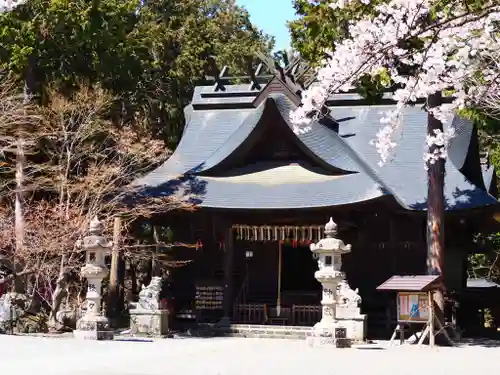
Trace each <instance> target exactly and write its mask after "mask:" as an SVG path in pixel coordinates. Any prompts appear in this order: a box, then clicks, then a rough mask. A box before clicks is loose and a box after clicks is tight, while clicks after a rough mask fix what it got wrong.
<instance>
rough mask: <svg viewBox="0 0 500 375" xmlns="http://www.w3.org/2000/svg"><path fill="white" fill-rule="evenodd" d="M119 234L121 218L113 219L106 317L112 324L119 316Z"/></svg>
mask: <svg viewBox="0 0 500 375" xmlns="http://www.w3.org/2000/svg"><path fill="white" fill-rule="evenodd" d="M120 232H121V218H120V217H118V216H117V217H115V221H114V225H113V251H112V253H111V269H110V273H109V285H108V309H107V312H108V317H109V318H110V319H111V321H112V322H116V319H117V318H118V315H119V306H118V300H119V293H120V291H119V284H118V266H119V262H120Z"/></svg>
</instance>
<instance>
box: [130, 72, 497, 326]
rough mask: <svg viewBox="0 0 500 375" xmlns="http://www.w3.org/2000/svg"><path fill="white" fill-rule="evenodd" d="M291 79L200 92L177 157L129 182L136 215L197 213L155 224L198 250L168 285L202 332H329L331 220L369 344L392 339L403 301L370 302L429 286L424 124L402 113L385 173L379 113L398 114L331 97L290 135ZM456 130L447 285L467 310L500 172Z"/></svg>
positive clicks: (186, 255) (283, 76)
mask: <svg viewBox="0 0 500 375" xmlns="http://www.w3.org/2000/svg"><path fill="white" fill-rule="evenodd" d="M292 65H293V64H292ZM292 68H293V66H292V67H291V68H286V69H285V70H284V71H274V72H271V74H270V75H267V76H266V77H265V78H261V79H260V81H259V77H253V78H251V79H250V82H249V83H239V84H231V83H230V80H227V79H225V78H224V77H218V78H217V77H216V82H215V84H214V85H206V86H198V87H196V89H195V91H194V94H193V100H192V102H191V104H190V105H188V106H187V107H186V108H185V114H186V127H185V130H184V133H183V136H182V139H181V141H180V143H179V145H178V147H177V149H176V150H175V152H174V154H173V155H172V156H171V157H170V158H169V159H168V160H167V161H166V162H165V164H163V165H162V166H160V167H159V168H157V169H156V170H154V171H153V172H151V173H150V174H148V175H146V176H145V177H143V178H141V179H139V180H137V181H136V182H135V185H136V186H137V187H139V188H140V191H141V192H140V194H139V195H138V198H137V202H140V196H149V197H155V196H156V197H159V196H173V197H176V198H178V199H185V200H186V201H188V202H191V203H194V204H195V205H196V206H197V207H198V209H197V210H196V211H195V212H171V213H170V214H168V215H165V216H162V217H155V218H153V219H152V223H153V224H154V225H158V226H168V227H170V228H171V229H172V232H173V234H174V238H175V241H178V242H184V243H192V244H197V246H196V248H191V249H182V250H181V249H179V251H178V252H175V251H174V252H173V253H176V254H178V255H176V256H178V259H179V260H192V262H190V263H189V264H188V265H187V266H185V267H182V268H179V269H176V270H175V271H174V272H173V275H172V282H173V284H172V289H173V290H172V291H173V294H174V297H175V299H174V302H173V304H174V307H175V310H176V314H181V315H182V314H184V315H183V316H192V317H196V319H197V320H198V321H199V322H218V321H220V320H221V319H222V318H224V319H225V320H226V322H232V323H245V324H279V325H297V326H312V325H313V324H315V323H316V322H318V321H319V320H320V319H321V308H320V299H321V298H320V295H321V287H320V284H319V283H318V282H317V280H316V279H315V278H314V272H315V271H316V270H317V264H316V260H314V259H313V257H312V253H311V251H310V249H309V246H310V244H311V243H313V242H316V241H318V240H319V239H321V238H322V236H323V232H322V229H321V228H323V226H324V223H325V222H326V221H327V220H328V219H329V218H330V217H332V218H333V220H334V221H335V222H336V223H337V225H338V238H340V239H341V240H342V241H344V243H345V244H350V245H351V246H352V251H351V252H350V253H349V254H345V255H344V256H343V258H342V271H343V272H344V273H345V275H346V278H347V281H348V283H349V285H350V287H351V288H352V289H359V294H360V296H361V299H362V302H361V310H362V313H363V314H366V315H367V316H368V331H369V333H370V332H371V331H373V332H375V331H378V330H389V328H390V326H391V325H393V321H394V319H395V315H396V314H395V296H394V295H392V294H390V293H380V292H377V291H376V290H375V288H376V287H377V286H378V285H380V284H381V283H382V282H384V281H385V280H387V279H388V278H389V277H391V276H392V275H409V274H415V275H419V274H425V273H426V261H427V259H426V258H427V247H426V213H425V207H426V196H427V176H426V171H425V169H424V165H423V162H422V150H423V148H424V147H425V131H424V130H423V129H425V124H426V122H427V112H425V110H423V109H422V106H419V105H416V106H414V107H408V108H406V109H405V113H404V117H403V118H404V121H405V124H404V126H403V127H404V129H405V133H404V134H403V136H402V137H401V139H400V140H399V141H398V150H397V152H396V154H395V156H394V160H393V161H392V162H391V163H388V164H387V165H385V166H383V167H380V166H379V165H378V161H379V157H378V155H377V153H376V150H375V148H374V147H373V146H371V145H370V140H371V139H373V138H375V134H376V132H377V131H378V130H379V128H380V122H379V119H380V112H381V111H383V110H389V109H391V107H393V106H394V105H395V104H394V103H393V102H391V101H390V100H388V99H385V98H384V99H383V100H382V101H381V103H379V104H378V105H368V104H367V103H365V102H364V101H363V100H362V99H361V98H360V97H358V96H357V95H356V94H342V95H335V96H332V97H331V98H330V99H329V100H328V102H327V109H328V114H327V115H326V116H325V117H323V118H322V119H321V120H318V121H315V122H313V123H312V124H311V129H310V130H309V131H308V132H306V133H300V134H297V133H294V131H293V124H291V122H290V113H291V111H293V110H294V109H295V108H297V106H298V105H299V104H300V91H301V89H302V88H303V85H301V84H299V83H297V82H298V81H297V80H295V79H293V74H294V73H293V72H294V71H293V69H292ZM453 121H454V126H455V127H456V128H457V131H456V137H455V138H454V140H453V142H452V144H451V145H450V147H449V150H448V154H449V158H448V159H447V161H446V181H445V208H446V213H445V236H446V239H445V243H446V251H445V264H444V282H445V285H446V288H447V290H448V291H450V292H453V294H454V295H455V296H458V297H459V296H460V293H461V291H462V290H463V288H464V287H465V285H466V272H465V270H466V266H467V263H466V262H467V255H468V254H469V253H471V252H474V251H476V250H477V249H476V247H475V244H474V243H473V234H474V233H477V232H480V231H485V230H488V229H489V228H491V227H493V226H494V225H495V223H496V222H495V220H494V219H493V216H494V213H495V212H496V210H498V201H497V199H496V195H497V191H496V177H495V171H494V168H493V166H491V165H490V164H489V161H488V160H487V158H486V159H485V158H481V156H480V153H479V146H478V137H477V131H476V129H475V127H474V126H473V125H472V123H469V122H467V121H465V120H463V119H460V118H458V117H456V118H455V119H454V120H453ZM444 125H445V128H446V127H447V126H449V125H450V124H444ZM137 204H140V203H137ZM174 250H175V249H174Z"/></svg>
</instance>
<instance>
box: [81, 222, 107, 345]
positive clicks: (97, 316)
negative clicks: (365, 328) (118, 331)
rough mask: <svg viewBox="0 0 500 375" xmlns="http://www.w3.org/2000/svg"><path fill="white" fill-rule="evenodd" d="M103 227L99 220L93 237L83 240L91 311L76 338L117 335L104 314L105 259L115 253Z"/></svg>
mask: <svg viewBox="0 0 500 375" xmlns="http://www.w3.org/2000/svg"><path fill="white" fill-rule="evenodd" d="M103 229H104V227H103V224H102V222H100V221H99V219H98V218H97V217H94V219H92V221H91V222H90V228H89V235H88V236H85V237H84V238H83V241H82V242H79V243H77V246H80V247H82V248H83V249H84V250H85V252H86V254H85V257H86V258H85V263H86V264H85V266H84V267H82V269H81V271H80V274H81V276H82V277H85V278H86V279H87V282H88V286H87V309H86V311H85V314H84V315H83V316H82V317H81V318H80V319H79V320H78V321H77V323H76V330H75V331H74V332H73V334H74V336H75V337H76V338H81V339H90V340H113V331H111V330H110V327H109V321H108V318H107V317H106V316H105V315H103V314H102V312H101V284H102V280H103V279H104V278H105V277H106V276H107V274H108V267H107V266H106V264H105V261H104V257H105V255H106V254H108V253H109V252H110V251H111V247H112V246H113V243H112V242H108V241H106V238H105V237H104V236H103V235H102V232H103Z"/></svg>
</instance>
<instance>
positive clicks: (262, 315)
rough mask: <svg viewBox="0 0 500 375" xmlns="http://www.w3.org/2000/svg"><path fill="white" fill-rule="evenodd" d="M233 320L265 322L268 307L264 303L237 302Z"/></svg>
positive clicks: (252, 322)
mask: <svg viewBox="0 0 500 375" xmlns="http://www.w3.org/2000/svg"><path fill="white" fill-rule="evenodd" d="M233 321H234V322H235V323H241V324H265V323H266V321H267V309H266V305H265V304H263V303H246V304H236V305H234V310H233Z"/></svg>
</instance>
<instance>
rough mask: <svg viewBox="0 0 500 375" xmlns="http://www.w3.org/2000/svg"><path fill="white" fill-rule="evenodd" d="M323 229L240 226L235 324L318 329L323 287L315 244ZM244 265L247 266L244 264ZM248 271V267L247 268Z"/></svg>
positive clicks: (236, 245)
mask: <svg viewBox="0 0 500 375" xmlns="http://www.w3.org/2000/svg"><path fill="white" fill-rule="evenodd" d="M322 235H323V227H320V226H307V227H289V226H285V227H269V226H266V227H256V226H253V227H246V226H239V228H238V229H237V235H236V241H235V256H234V259H235V264H234V267H235V268H236V269H242V268H243V269H245V272H244V276H243V277H240V278H238V280H234V281H235V285H236V286H237V288H236V290H235V291H236V293H235V299H234V310H233V319H232V320H233V323H242V324H279V325H296V326H312V325H314V324H315V323H317V322H318V321H319V319H320V318H321V305H320V300H321V285H320V284H319V283H318V282H317V281H316V279H315V278H314V272H315V271H316V270H317V262H316V261H315V260H314V258H313V255H312V252H311V250H310V249H309V244H310V243H312V242H316V241H317V240H318V239H320V238H321V236H322ZM243 262H244V264H243ZM242 266H243V267H242Z"/></svg>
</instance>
